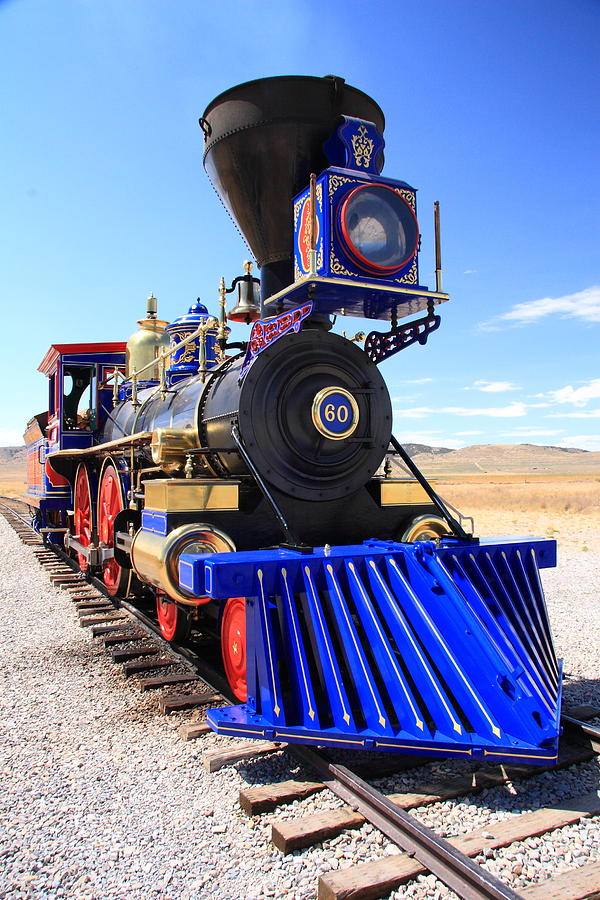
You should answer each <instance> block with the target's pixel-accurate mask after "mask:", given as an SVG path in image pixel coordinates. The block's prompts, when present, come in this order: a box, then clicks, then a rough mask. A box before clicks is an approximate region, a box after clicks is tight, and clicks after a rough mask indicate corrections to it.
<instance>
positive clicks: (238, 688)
mask: <svg viewBox="0 0 600 900" xmlns="http://www.w3.org/2000/svg"><path fill="white" fill-rule="evenodd" d="M221 653H222V655H223V665H224V667H225V674H226V676H227V681H228V682H229V686H230V687H231V690H232V691H233V693H234V694H235V696H236V697H237V698H238V700H241V701H242V703H245V702H246V698H247V696H248V684H247V681H246V598H245V597H231V598H230V599H229V600H228V601H227V603H226V604H225V609H224V610H223V617H222V619H221Z"/></svg>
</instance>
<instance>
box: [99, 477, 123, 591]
mask: <svg viewBox="0 0 600 900" xmlns="http://www.w3.org/2000/svg"><path fill="white" fill-rule="evenodd" d="M124 507H125V503H124V501H123V490H122V487H121V481H120V479H119V475H118V473H117V470H116V469H115V467H114V466H113V464H112V463H109V464H108V465H107V466H105V468H104V471H103V473H102V481H101V482H100V492H99V494H98V539H99V540H100V542H101V543H102V544H104V546H105V547H113V546H114V534H115V529H114V522H115V518H116V516H117V514H118V513H120V512H121V510H123V509H124ZM102 579H103V581H104V584H105V585H106V588H107V590H108V593H109V594H110V596H111V597H114V596H115V594H118V593H122V592H123V591H126V589H127V581H128V579H129V572H128V571H127V570H125V569H123V568H121V566H120V565H119V563H118V562H117V561H116V559H114V558H112V559H108V560H106V562H105V563H104V564H103V567H102Z"/></svg>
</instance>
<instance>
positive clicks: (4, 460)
mask: <svg viewBox="0 0 600 900" xmlns="http://www.w3.org/2000/svg"><path fill="white" fill-rule="evenodd" d="M20 463H22V464H23V466H25V467H26V466H27V449H26V447H25V446H22V447H0V466H3V465H19V464H20Z"/></svg>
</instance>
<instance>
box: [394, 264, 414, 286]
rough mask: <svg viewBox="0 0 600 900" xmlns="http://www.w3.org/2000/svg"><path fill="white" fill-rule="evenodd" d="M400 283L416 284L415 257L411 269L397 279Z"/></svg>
mask: <svg viewBox="0 0 600 900" xmlns="http://www.w3.org/2000/svg"><path fill="white" fill-rule="evenodd" d="M395 280H396V281H397V282H398V284H416V283H417V261H416V259H413V261H412V263H411V266H410V269H409V270H408V272H405V273H404V275H402V277H401V278H397V279H395Z"/></svg>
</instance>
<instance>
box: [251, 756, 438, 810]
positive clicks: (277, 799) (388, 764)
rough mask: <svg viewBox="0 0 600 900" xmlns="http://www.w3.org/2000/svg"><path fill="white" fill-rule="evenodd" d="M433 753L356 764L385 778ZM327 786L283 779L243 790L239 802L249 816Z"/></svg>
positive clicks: (368, 774) (361, 770)
mask: <svg viewBox="0 0 600 900" xmlns="http://www.w3.org/2000/svg"><path fill="white" fill-rule="evenodd" d="M431 761H432V759H431V757H429V756H400V755H397V756H396V757H394V758H386V757H383V758H382V759H379V758H377V759H375V758H374V759H370V760H369V761H368V762H366V763H364V764H359V765H357V766H355V767H354V772H355V773H356V774H357V775H362V773H364V775H362V777H365V778H370V779H374V778H385V776H386V775H395V774H397V773H398V772H402V771H406V770H407V769H416V768H418V767H419V766H424V765H425V763H428V762H431ZM324 789H325V785H324V784H323V783H322V782H321V781H299V780H290V781H280V782H279V783H277V784H267V785H259V786H258V787H250V788H244V789H242V790H241V791H240V795H239V802H240V806H241V807H242V809H243V810H244V812H246V813H248V815H249V816H255V815H258V814H259V813H266V812H272V811H273V810H274V809H276V808H277V807H278V806H284V805H285V804H286V803H293V802H294V800H303V799H304V798H305V797H308V796H310V794H315V793H317V791H322V790H324Z"/></svg>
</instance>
